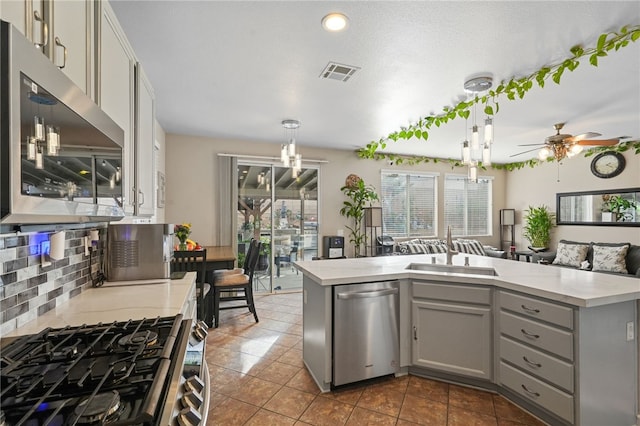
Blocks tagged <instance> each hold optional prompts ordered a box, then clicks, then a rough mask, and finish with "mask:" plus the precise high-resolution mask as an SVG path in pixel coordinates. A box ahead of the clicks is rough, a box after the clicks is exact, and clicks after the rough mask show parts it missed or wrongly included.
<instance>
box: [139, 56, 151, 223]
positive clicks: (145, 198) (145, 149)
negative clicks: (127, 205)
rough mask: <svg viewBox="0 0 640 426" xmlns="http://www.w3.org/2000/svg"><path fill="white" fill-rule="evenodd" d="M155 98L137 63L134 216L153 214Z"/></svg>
mask: <svg viewBox="0 0 640 426" xmlns="http://www.w3.org/2000/svg"><path fill="white" fill-rule="evenodd" d="M154 102H155V98H154V93H153V88H152V87H151V83H149V80H148V79H147V76H146V75H145V73H144V70H143V69H142V66H141V65H140V63H138V64H137V65H136V150H135V151H136V183H137V185H136V203H135V204H136V215H138V216H153V214H154V213H155V190H154V179H153V178H154V176H155V170H154V143H155V125H154V121H155V120H154V117H155V104H154Z"/></svg>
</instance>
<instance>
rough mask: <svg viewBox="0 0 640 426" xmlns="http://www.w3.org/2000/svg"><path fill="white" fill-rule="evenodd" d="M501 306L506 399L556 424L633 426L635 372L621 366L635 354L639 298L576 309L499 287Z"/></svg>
mask: <svg viewBox="0 0 640 426" xmlns="http://www.w3.org/2000/svg"><path fill="white" fill-rule="evenodd" d="M496 310H497V312H496V314H497V324H496V331H497V338H498V345H497V347H498V357H497V358H498V359H497V364H498V366H497V373H496V375H497V380H496V381H497V384H498V385H499V386H500V387H501V388H502V390H503V392H505V393H506V394H507V396H509V397H510V398H512V399H513V400H514V401H515V402H517V403H519V404H520V405H522V406H523V407H525V408H527V409H529V410H531V411H532V412H533V413H535V414H537V415H538V416H540V417H541V418H542V419H544V420H545V421H547V422H549V423H551V424H568V425H574V424H575V425H594V426H596V425H604V424H607V425H628V424H634V422H635V414H634V410H628V411H626V410H625V409H623V408H622V407H629V406H633V405H634V401H635V400H636V398H637V396H636V394H635V380H636V377H637V372H635V371H634V372H630V371H628V369H627V368H625V367H624V366H625V365H627V366H628V365H631V364H633V363H634V360H635V359H636V346H635V341H634V340H635V335H634V333H633V328H632V329H631V335H630V336H628V335H627V327H628V326H627V324H631V327H633V324H634V323H635V317H636V305H635V303H634V302H623V303H616V304H611V305H604V306H597V307H589V308H578V307H571V306H568V305H564V304H562V303H557V302H552V301H549V300H546V299H542V298H538V297H535V296H530V295H524V294H520V293H517V292H512V291H507V290H499V291H498V294H497V306H496ZM605 364H606V365H607V369H606V372H605V371H604V369H603V368H602V366H603V365H605ZM589 401H591V403H590V402H589ZM593 401H597V402H598V403H597V404H594V403H593Z"/></svg>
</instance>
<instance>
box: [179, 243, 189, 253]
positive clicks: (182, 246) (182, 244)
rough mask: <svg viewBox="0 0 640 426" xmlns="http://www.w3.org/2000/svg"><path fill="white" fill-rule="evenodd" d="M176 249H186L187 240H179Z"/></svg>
mask: <svg viewBox="0 0 640 426" xmlns="http://www.w3.org/2000/svg"><path fill="white" fill-rule="evenodd" d="M178 250H179V251H187V242H186V241H180V244H178Z"/></svg>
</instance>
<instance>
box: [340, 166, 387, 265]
mask: <svg viewBox="0 0 640 426" xmlns="http://www.w3.org/2000/svg"><path fill="white" fill-rule="evenodd" d="M340 190H341V191H342V192H343V193H344V195H346V196H347V197H348V198H349V200H348V201H345V202H344V203H343V205H342V208H341V209H340V214H341V215H342V216H344V217H346V218H351V219H353V227H351V226H347V229H348V230H349V231H351V235H350V238H349V241H350V242H351V243H352V244H353V247H354V254H355V257H359V256H360V248H361V247H362V245H363V244H366V239H367V237H366V234H365V232H364V230H363V229H362V221H363V219H364V208H365V207H371V205H372V202H373V201H377V200H378V194H377V193H376V191H375V188H374V187H373V186H371V185H367V184H365V183H364V181H363V180H362V179H361V178H360V177H358V176H356V175H354V174H351V175H349V176H347V180H346V181H345V185H344V186H343V187H342V188H340Z"/></svg>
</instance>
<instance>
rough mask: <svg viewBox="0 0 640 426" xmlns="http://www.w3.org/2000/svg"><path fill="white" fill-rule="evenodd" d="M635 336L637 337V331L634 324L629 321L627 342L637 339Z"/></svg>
mask: <svg viewBox="0 0 640 426" xmlns="http://www.w3.org/2000/svg"><path fill="white" fill-rule="evenodd" d="M635 335H636V333H635V331H634V329H633V322H632V321H629V322H628V323H627V342H629V341H631V340H633V339H634V338H635Z"/></svg>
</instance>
